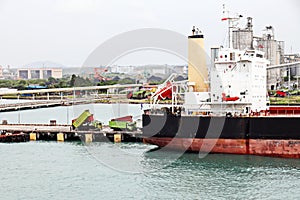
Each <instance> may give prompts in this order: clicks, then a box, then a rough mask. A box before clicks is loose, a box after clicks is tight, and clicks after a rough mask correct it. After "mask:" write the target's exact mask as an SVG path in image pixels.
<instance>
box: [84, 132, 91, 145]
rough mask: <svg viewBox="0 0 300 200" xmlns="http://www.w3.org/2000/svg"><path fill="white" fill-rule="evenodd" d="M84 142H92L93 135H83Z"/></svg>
mask: <svg viewBox="0 0 300 200" xmlns="http://www.w3.org/2000/svg"><path fill="white" fill-rule="evenodd" d="M84 141H85V142H86V143H90V142H93V134H85V135H84Z"/></svg>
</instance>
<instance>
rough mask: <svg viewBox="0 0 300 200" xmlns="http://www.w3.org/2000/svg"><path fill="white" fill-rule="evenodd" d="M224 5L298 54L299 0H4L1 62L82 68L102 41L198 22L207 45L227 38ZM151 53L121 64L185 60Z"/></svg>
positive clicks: (182, 29) (0, 2)
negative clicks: (268, 27) (141, 30)
mask: <svg viewBox="0 0 300 200" xmlns="http://www.w3.org/2000/svg"><path fill="white" fill-rule="evenodd" d="M224 3H225V4H226V5H227V7H228V8H230V9H231V10H233V11H236V12H239V13H241V14H242V15H244V16H245V17H247V16H251V17H253V18H254V20H253V23H254V31H255V35H261V32H262V30H263V29H264V27H265V26H266V25H272V26H273V27H274V28H275V37H276V39H277V40H284V41H285V49H286V52H287V53H290V52H291V50H292V51H293V52H297V53H299V52H300V26H299V24H300V23H299V19H300V3H299V1H297V0H248V1H241V0H227V1H226V0H223V1H220V0H214V1H212V0H207V1H203V0H201V1H200V0H185V1H181V0H179V1H174V0H26V1H23V0H0V28H1V29H0V65H2V66H7V65H10V66H12V67H20V66H24V65H26V64H27V63H31V62H36V61H52V62H56V63H61V64H63V65H66V66H78V67H80V66H81V65H82V64H83V62H84V61H85V59H86V58H87V57H88V55H89V54H90V53H91V52H92V51H93V50H94V49H95V48H96V47H97V46H99V45H100V44H101V43H103V42H105V41H106V40H108V39H109V38H111V37H112V36H115V35H117V34H120V33H122V32H125V31H130V30H134V29H139V28H164V29H169V30H172V31H176V32H178V33H181V34H183V35H189V34H190V33H191V28H192V26H193V25H196V26H197V27H199V28H200V29H201V30H202V31H203V32H204V34H205V45H206V49H209V47H211V46H216V45H222V44H223V43H224V40H225V33H226V23H224V22H221V18H222V4H224ZM243 25H244V24H243ZM148 53H149V52H148ZM151 55H152V56H144V57H143V56H140V55H139V54H138V53H137V55H129V56H127V58H125V57H124V58H123V59H120V60H119V61H117V64H123V65H130V64H132V65H135V64H139V65H141V64H149V63H156V64H177V63H178V64H182V63H183V64H184V61H182V60H180V59H178V58H175V57H174V56H171V55H164V53H161V52H160V53H157V54H155V53H153V52H152V54H151Z"/></svg>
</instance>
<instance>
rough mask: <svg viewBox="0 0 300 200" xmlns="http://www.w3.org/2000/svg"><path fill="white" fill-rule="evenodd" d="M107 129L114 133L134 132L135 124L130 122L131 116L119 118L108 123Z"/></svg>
mask: <svg viewBox="0 0 300 200" xmlns="http://www.w3.org/2000/svg"><path fill="white" fill-rule="evenodd" d="M109 127H110V128H111V129H113V130H115V131H121V130H125V131H135V130H136V122H134V121H133V120H132V116H130V115H129V116H125V117H119V118H115V119H111V120H110V121H109Z"/></svg>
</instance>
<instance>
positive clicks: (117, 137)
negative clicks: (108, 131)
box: [114, 134, 122, 142]
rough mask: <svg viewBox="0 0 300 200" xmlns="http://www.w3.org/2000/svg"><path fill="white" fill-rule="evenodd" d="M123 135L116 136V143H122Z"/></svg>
mask: <svg viewBox="0 0 300 200" xmlns="http://www.w3.org/2000/svg"><path fill="white" fill-rule="evenodd" d="M121 141H122V135H121V134H114V142H121Z"/></svg>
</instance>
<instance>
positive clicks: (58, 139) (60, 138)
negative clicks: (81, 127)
mask: <svg viewBox="0 0 300 200" xmlns="http://www.w3.org/2000/svg"><path fill="white" fill-rule="evenodd" d="M56 139H57V141H59V142H64V141H65V136H64V134H63V133H57V134H56Z"/></svg>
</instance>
